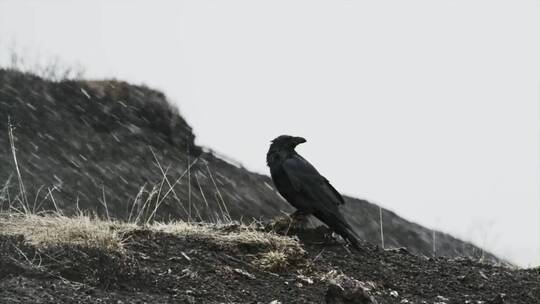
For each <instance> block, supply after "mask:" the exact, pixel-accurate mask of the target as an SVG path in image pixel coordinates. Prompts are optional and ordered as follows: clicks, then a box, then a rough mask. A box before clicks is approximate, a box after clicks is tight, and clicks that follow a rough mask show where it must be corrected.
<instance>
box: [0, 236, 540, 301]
mask: <svg viewBox="0 0 540 304" xmlns="http://www.w3.org/2000/svg"><path fill="white" fill-rule="evenodd" d="M227 229H232V230H234V229H236V228H235V227H234V226H231V227H229V228H227ZM232 230H231V231H232ZM295 233H297V235H298V237H299V238H300V240H301V243H302V246H303V248H304V249H305V253H304V254H301V255H300V256H298V257H297V258H295V259H293V260H291V261H289V262H290V263H288V265H287V267H284V268H281V269H279V268H278V269H273V270H271V271H270V270H264V269H262V268H261V267H258V266H257V264H255V263H254V259H255V257H256V256H257V255H258V254H259V253H261V252H263V251H264V250H267V249H268V248H264V246H262V245H261V246H219V245H217V244H216V243H214V242H212V241H209V240H208V239H204V238H199V237H179V236H175V235H172V234H167V233H158V232H151V231H148V230H136V231H134V232H132V233H130V234H129V235H127V236H126V237H127V241H126V249H127V250H126V252H124V253H117V252H106V251H102V250H97V249H88V248H81V247H73V246H64V247H58V248H49V249H46V250H41V251H40V250H37V249H36V248H34V247H32V246H29V245H28V244H27V243H25V242H24V239H23V238H22V237H7V236H0V303H475V304H478V303H486V304H487V303H492V304H495V303H524V304H525V303H540V270H538V269H527V270H519V269H512V268H508V267H506V266H495V265H490V264H485V263H481V262H479V261H474V260H471V259H468V258H456V259H449V258H435V259H434V258H426V257H420V256H416V255H413V254H411V253H409V252H408V251H406V250H405V249H396V250H383V249H381V248H379V247H377V246H375V245H372V244H368V243H365V244H364V245H363V246H362V247H361V249H360V250H355V249H352V248H348V247H347V246H346V245H344V244H343V243H342V242H340V241H337V240H334V239H333V238H332V237H331V236H330V235H329V233H328V231H327V230H326V229H325V228H322V227H321V228H317V229H315V230H300V231H295ZM30 262H32V263H30ZM341 273H342V274H344V275H346V276H347V277H348V278H351V279H356V280H358V281H361V282H362V283H365V284H367V286H369V291H368V292H369V294H370V295H371V296H372V297H373V302H358V301H350V302H347V301H346V300H344V301H338V300H335V299H333V298H331V297H330V298H328V296H329V295H328V293H329V289H332V288H330V286H331V284H332V283H331V281H330V280H328V277H330V276H332V275H336V274H341ZM334 287H335V286H334ZM325 298H326V299H328V302H325ZM272 301H274V302H272ZM375 301H376V302H375Z"/></svg>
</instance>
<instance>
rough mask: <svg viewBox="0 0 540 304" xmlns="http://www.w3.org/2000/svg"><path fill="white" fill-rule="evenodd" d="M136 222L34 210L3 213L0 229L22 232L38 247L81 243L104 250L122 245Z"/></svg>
mask: <svg viewBox="0 0 540 304" xmlns="http://www.w3.org/2000/svg"><path fill="white" fill-rule="evenodd" d="M133 227H134V225H131V224H120V223H116V222H108V221H102V220H99V219H91V218H90V217H88V216H84V215H79V216H76V217H66V216H62V215H47V216H39V215H32V214H28V215H26V214H3V215H1V222H0V233H1V234H5V235H22V236H24V238H25V239H26V240H27V242H28V243H30V244H32V245H34V246H36V247H38V248H49V247H56V246H62V245H78V246H83V247H90V248H101V249H104V250H116V251H121V250H122V249H123V244H122V242H123V236H122V235H123V231H127V230H129V229H133Z"/></svg>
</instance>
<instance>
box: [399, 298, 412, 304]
mask: <svg viewBox="0 0 540 304" xmlns="http://www.w3.org/2000/svg"><path fill="white" fill-rule="evenodd" d="M399 303H401V304H408V303H411V302H409V300H407V299H403V300H401V302H399Z"/></svg>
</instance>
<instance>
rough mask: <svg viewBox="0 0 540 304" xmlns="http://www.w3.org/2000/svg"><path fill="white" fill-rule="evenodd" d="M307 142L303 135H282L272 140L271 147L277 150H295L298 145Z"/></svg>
mask: <svg viewBox="0 0 540 304" xmlns="http://www.w3.org/2000/svg"><path fill="white" fill-rule="evenodd" d="M305 142H306V140H305V139H304V138H302V137H296V136H290V135H281V136H278V137H276V138H274V140H272V144H271V145H270V148H271V149H272V148H274V149H275V150H294V148H296V146H298V145H299V144H301V143H305Z"/></svg>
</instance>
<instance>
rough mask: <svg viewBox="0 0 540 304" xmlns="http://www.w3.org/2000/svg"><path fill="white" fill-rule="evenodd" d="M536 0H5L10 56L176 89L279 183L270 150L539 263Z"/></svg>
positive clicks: (222, 141)
mask: <svg viewBox="0 0 540 304" xmlns="http://www.w3.org/2000/svg"><path fill="white" fill-rule="evenodd" d="M539 15H540V5H539V1H534V0H507V1H500V0H485V1H482V0H409V1H403V0H372V1H367V0H366V1H352V0H350V1H337V0H329V1H315V0H306V1H293V0H285V1H277V0H272V1H254V0H246V1H202V0H196V1H134V0H129V1H128V0H126V1H113V0H104V1H96V0H93V1H74V0H65V1H52V0H51V1H44V0H39V1H24V0H13V1H11V0H0V50H1V51H2V52H3V54H1V53H0V60H4V62H5V59H6V56H5V55H6V54H7V53H6V50H7V49H8V48H9V47H10V46H12V45H13V43H15V44H16V48H17V49H19V50H20V52H21V53H22V54H23V55H24V56H25V57H26V58H28V60H43V59H50V58H52V56H56V55H57V56H59V58H61V60H62V61H64V62H67V63H70V64H75V63H77V64H80V65H82V66H84V67H85V69H86V75H87V76H88V77H91V78H110V77H116V78H119V79H123V80H127V81H130V82H133V83H139V84H140V83H144V84H147V85H149V86H152V87H155V88H158V89H160V90H163V91H164V92H165V93H166V94H167V96H168V97H169V98H170V99H171V101H172V102H173V103H175V104H177V105H178V106H179V108H180V111H181V113H182V114H183V115H184V116H185V117H186V119H187V120H188V122H189V123H190V124H191V125H192V126H193V128H194V131H195V133H196V135H197V142H198V143H199V144H202V145H205V146H208V147H211V148H213V149H215V150H217V151H219V152H221V153H223V154H225V155H228V156H230V157H232V158H233V159H236V160H238V161H240V162H242V163H243V164H244V165H245V166H246V167H247V168H249V169H251V170H254V171H257V172H262V173H267V168H266V167H265V154H266V150H267V148H268V144H269V141H270V140H271V139H272V138H273V137H275V136H277V135H280V134H283V133H287V134H293V135H301V136H304V137H305V138H307V140H308V142H307V143H305V144H304V145H302V146H300V147H299V149H298V151H299V152H300V153H301V154H302V155H304V156H305V157H306V158H307V159H308V160H310V161H311V162H312V163H313V164H314V165H315V166H316V167H317V168H319V169H320V170H319V171H320V172H321V173H323V174H324V175H326V176H327V178H328V179H329V180H330V181H331V182H332V183H333V184H334V185H335V186H336V188H338V189H339V190H340V191H342V192H344V193H346V194H350V195H353V196H357V197H361V198H366V199H368V200H371V201H373V202H375V203H378V204H380V205H382V206H383V207H386V208H388V209H390V210H393V211H395V212H397V213H398V214H400V215H402V216H404V217H405V218H407V219H410V220H413V221H416V222H418V223H420V224H423V225H425V226H427V227H430V228H436V229H440V230H443V231H446V232H449V233H452V234H454V235H456V236H458V237H460V238H462V239H465V240H472V241H474V242H475V243H476V244H478V245H481V246H485V247H486V248H488V249H489V250H491V251H493V252H495V253H497V254H499V255H500V256H503V257H506V258H509V259H510V260H511V261H513V262H516V263H519V265H522V266H528V265H539V264H540V248H539V244H540V226H539V225H540V224H539V223H540V96H539V95H540V60H539V54H540V17H539Z"/></svg>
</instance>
